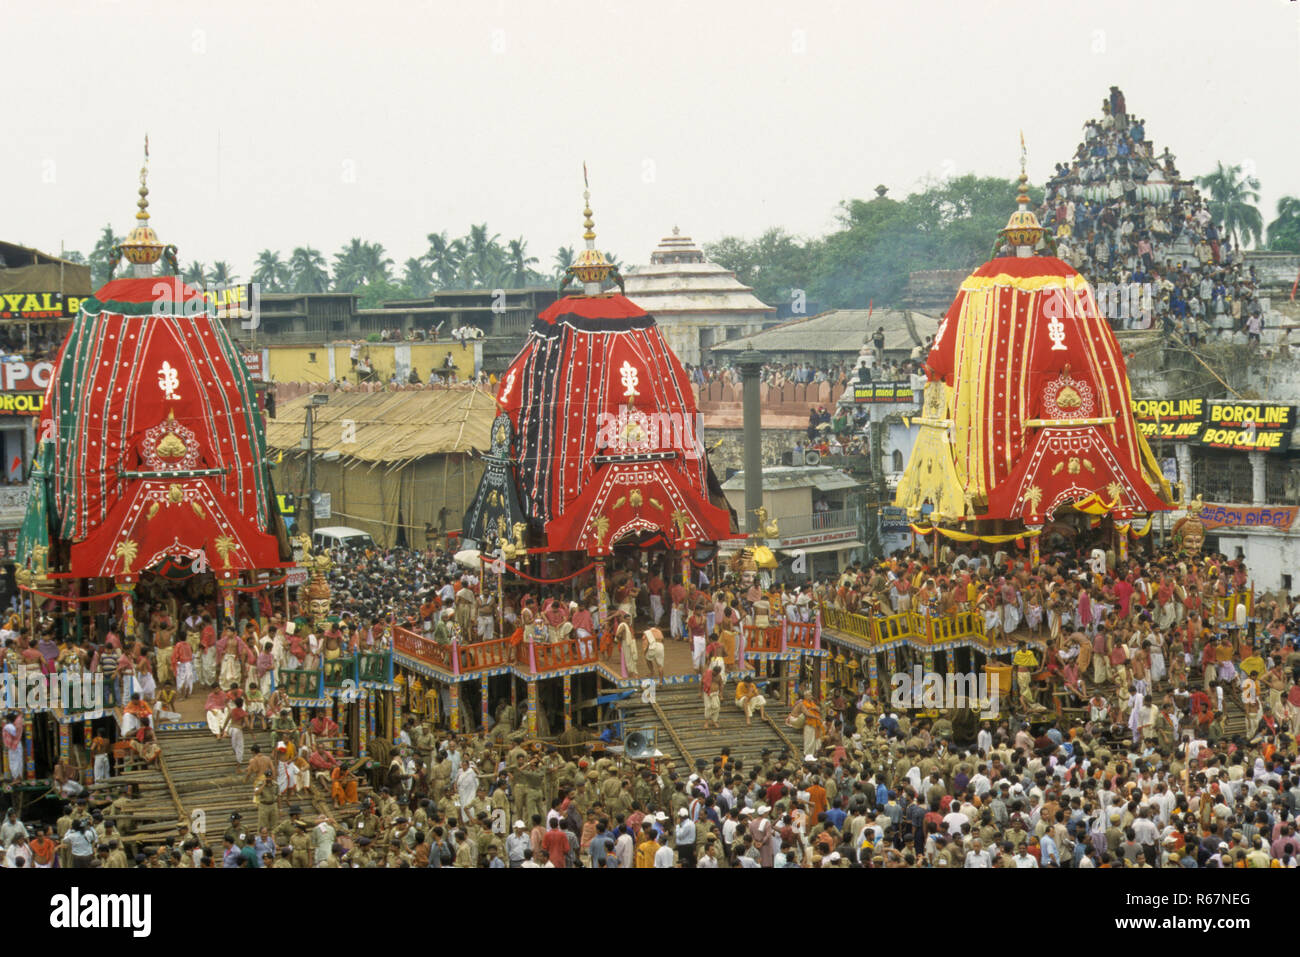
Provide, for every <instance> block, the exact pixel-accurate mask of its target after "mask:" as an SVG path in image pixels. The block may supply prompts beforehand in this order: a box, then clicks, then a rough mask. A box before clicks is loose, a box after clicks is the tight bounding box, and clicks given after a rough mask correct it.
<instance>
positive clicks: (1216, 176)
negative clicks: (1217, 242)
mask: <svg viewBox="0 0 1300 957" xmlns="http://www.w3.org/2000/svg"><path fill="white" fill-rule="evenodd" d="M1197 182H1198V183H1199V184H1200V185H1201V187H1202V188H1203V189H1205V190H1206V191H1208V192H1209V194H1210V204H1209V205H1210V215H1211V216H1213V217H1214V218H1215V220H1216V221H1218V222H1220V223H1222V224H1223V229H1224V232H1225V233H1228V234H1229V235H1231V236H1232V238H1233V245H1234V246H1235V247H1236V248H1237V249H1241V241H1242V238H1243V237H1244V238H1245V239H1246V241H1247V242H1251V243H1258V242H1259V240H1260V237H1261V236H1262V235H1263V232H1264V218H1263V217H1262V216H1261V215H1260V214H1259V208H1258V207H1257V206H1256V205H1255V204H1256V203H1258V202H1259V180H1258V179H1256V178H1255V177H1254V176H1245V175H1243V174H1242V171H1241V167H1240V166H1224V165H1223V163H1222V162H1220V163H1218V164H1216V167H1215V170H1214V172H1213V173H1210V174H1209V175H1207V176H1202V177H1200V178H1198V179H1197Z"/></svg>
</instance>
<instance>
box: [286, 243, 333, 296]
mask: <svg viewBox="0 0 1300 957" xmlns="http://www.w3.org/2000/svg"><path fill="white" fill-rule="evenodd" d="M289 271H290V273H292V275H293V291H294V292H307V293H310V292H325V291H326V290H327V289H329V284H330V274H329V269H328V268H327V267H326V265H325V257H324V256H322V255H321V254H320V250H319V249H312V247H310V246H299V247H298V248H297V249H295V250H294V251H293V252H292V253H291V254H290V255H289Z"/></svg>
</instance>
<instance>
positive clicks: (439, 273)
mask: <svg viewBox="0 0 1300 957" xmlns="http://www.w3.org/2000/svg"><path fill="white" fill-rule="evenodd" d="M428 240H429V249H428V252H426V253H425V254H424V261H425V263H427V264H428V266H429V269H430V271H431V272H432V273H433V275H434V276H435V277H436V278H437V280H438V285H439V286H442V287H443V288H446V287H447V286H450V285H451V284H452V283H454V282H455V281H456V275H457V273H458V272H459V271H460V262H461V259H462V258H463V257H464V254H465V246H464V243H463V242H462V241H461V240H459V239H455V240H449V239H447V232H446V230H443V231H442V232H440V233H429V235H428Z"/></svg>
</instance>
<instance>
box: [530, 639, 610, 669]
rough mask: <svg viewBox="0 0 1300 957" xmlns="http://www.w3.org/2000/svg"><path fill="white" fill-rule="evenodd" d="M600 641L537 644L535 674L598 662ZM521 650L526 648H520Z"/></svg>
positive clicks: (572, 640) (534, 658) (534, 656)
mask: <svg viewBox="0 0 1300 957" xmlns="http://www.w3.org/2000/svg"><path fill="white" fill-rule="evenodd" d="M597 641H598V639H597V638H596V637H595V636H593V637H591V638H566V639H565V640H563V641H554V642H535V643H534V644H533V646H532V648H533V663H534V670H535V673H537V674H541V673H542V672H544V671H559V670H560V669H562V668H572V667H574V666H575V665H586V664H594V663H595V661H596V657H597V653H596V645H597ZM520 647H521V649H522V648H524V646H520ZM527 654H528V652H527V650H526V649H524V657H525V661H524V664H525V665H527V660H526V657H527Z"/></svg>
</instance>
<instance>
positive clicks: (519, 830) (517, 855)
mask: <svg viewBox="0 0 1300 957" xmlns="http://www.w3.org/2000/svg"><path fill="white" fill-rule="evenodd" d="M531 849H532V842H531V841H530V840H529V838H528V834H527V833H526V832H525V830H524V822H523V821H522V820H520V821H515V826H514V830H513V831H511V832H510V834H509V835H508V836H507V837H506V860H507V861H508V862H509V864H510V866H511V867H523V864H524V852H525V851H528V850H531Z"/></svg>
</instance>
